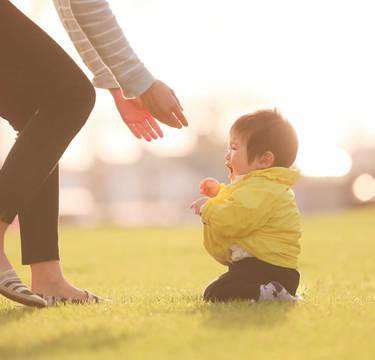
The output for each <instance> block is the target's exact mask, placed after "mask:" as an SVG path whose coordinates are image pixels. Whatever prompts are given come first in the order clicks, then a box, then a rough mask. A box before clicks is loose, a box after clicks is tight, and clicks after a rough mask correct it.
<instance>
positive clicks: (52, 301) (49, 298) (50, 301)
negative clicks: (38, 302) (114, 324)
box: [38, 290, 108, 306]
mask: <svg viewBox="0 0 375 360" xmlns="http://www.w3.org/2000/svg"><path fill="white" fill-rule="evenodd" d="M83 291H84V292H85V294H86V298H85V299H74V298H65V297H62V296H54V295H42V294H38V295H39V296H40V297H41V298H43V299H44V300H45V301H46V302H47V305H48V306H53V305H60V304H63V305H66V304H76V305H82V304H91V303H95V304H99V303H101V302H103V301H108V300H107V299H104V298H101V297H100V296H98V295H95V294H93V293H91V292H89V291H87V290H83Z"/></svg>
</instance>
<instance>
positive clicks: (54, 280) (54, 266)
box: [30, 260, 65, 286]
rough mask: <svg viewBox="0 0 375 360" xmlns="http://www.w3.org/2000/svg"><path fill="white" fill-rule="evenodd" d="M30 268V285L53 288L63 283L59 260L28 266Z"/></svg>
mask: <svg viewBox="0 0 375 360" xmlns="http://www.w3.org/2000/svg"><path fill="white" fill-rule="evenodd" d="M30 268H31V282H32V284H35V285H38V286H39V285H40V284H43V285H46V286H54V285H57V284H59V283H62V282H64V281H65V279H64V275H63V273H62V270H61V266H60V261H59V260H52V261H43V262H40V263H34V264H30Z"/></svg>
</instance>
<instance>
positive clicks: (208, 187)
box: [199, 178, 220, 197]
mask: <svg viewBox="0 0 375 360" xmlns="http://www.w3.org/2000/svg"><path fill="white" fill-rule="evenodd" d="M219 190H220V183H219V182H218V181H217V180H216V179H214V178H205V179H203V180H202V181H201V183H200V184H199V192H200V193H201V194H202V195H206V196H208V197H215V196H216V195H217V194H218V192H219Z"/></svg>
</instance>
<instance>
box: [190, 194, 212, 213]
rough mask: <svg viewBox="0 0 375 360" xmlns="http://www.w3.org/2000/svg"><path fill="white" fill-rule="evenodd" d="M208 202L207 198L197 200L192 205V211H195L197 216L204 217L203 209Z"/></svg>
mask: <svg viewBox="0 0 375 360" xmlns="http://www.w3.org/2000/svg"><path fill="white" fill-rule="evenodd" d="M207 200H208V198H207V197H201V198H199V199H198V200H195V201H194V202H193V203H192V204H191V205H190V209H193V210H194V214H195V215H202V212H201V208H202V206H203V205H204V204H205V203H206V201H207Z"/></svg>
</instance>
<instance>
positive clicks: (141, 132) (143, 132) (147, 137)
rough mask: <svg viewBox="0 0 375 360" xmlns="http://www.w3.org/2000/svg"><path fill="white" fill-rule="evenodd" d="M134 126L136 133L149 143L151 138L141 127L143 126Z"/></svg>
mask: <svg viewBox="0 0 375 360" xmlns="http://www.w3.org/2000/svg"><path fill="white" fill-rule="evenodd" d="M136 126H137V129H138V131H139V132H140V134H141V135H142V137H143V138H144V139H145V140H146V141H148V142H150V141H151V140H152V137H151V136H150V135H149V134H148V133H147V131H146V130H145V128H144V127H143V125H142V124H137V125H136Z"/></svg>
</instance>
